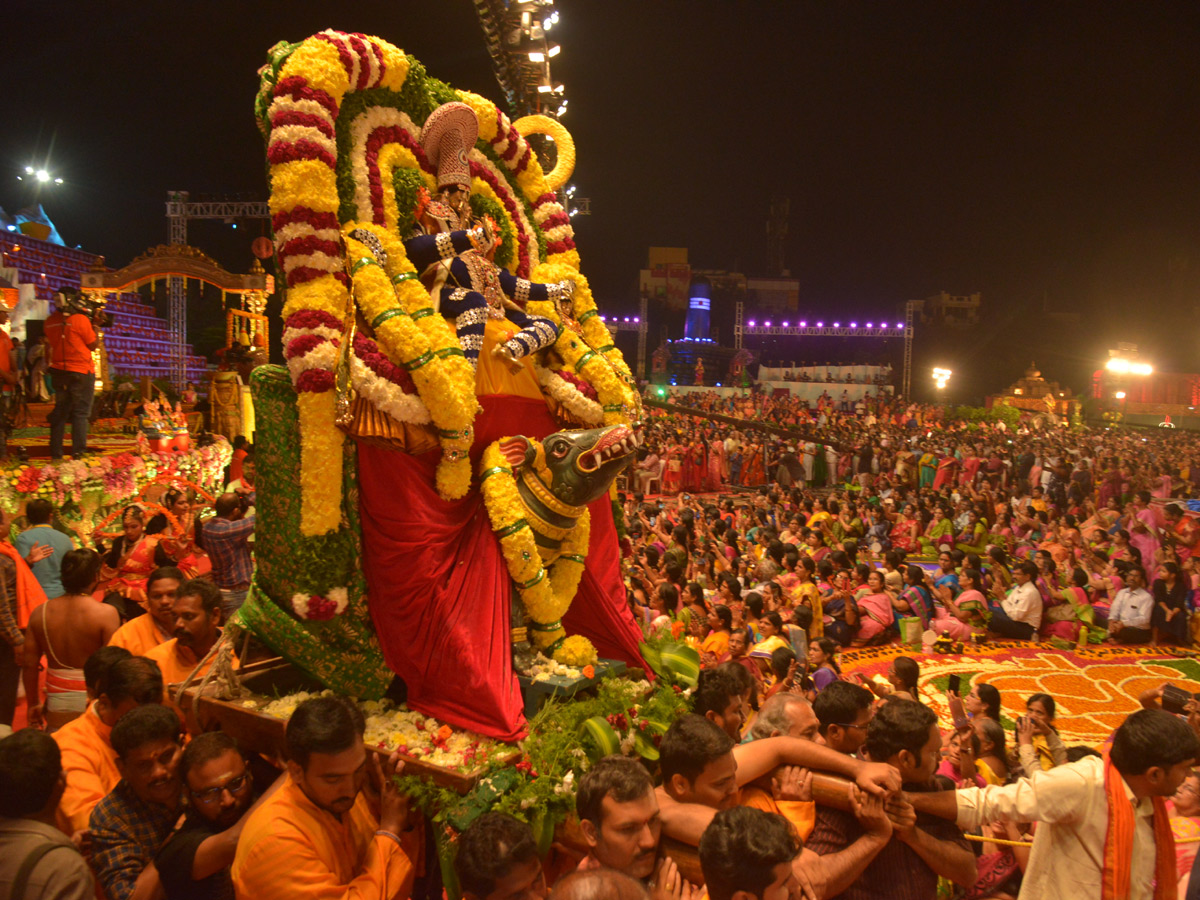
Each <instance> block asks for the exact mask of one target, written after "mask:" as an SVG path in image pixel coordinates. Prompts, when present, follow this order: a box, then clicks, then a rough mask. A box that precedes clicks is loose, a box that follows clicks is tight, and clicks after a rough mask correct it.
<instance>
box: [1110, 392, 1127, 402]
mask: <svg viewBox="0 0 1200 900" xmlns="http://www.w3.org/2000/svg"><path fill="white" fill-rule="evenodd" d="M1113 396H1115V397H1116V398H1117V399H1118V400H1124V399H1125V392H1124V391H1117V392H1116V394H1114V395H1113Z"/></svg>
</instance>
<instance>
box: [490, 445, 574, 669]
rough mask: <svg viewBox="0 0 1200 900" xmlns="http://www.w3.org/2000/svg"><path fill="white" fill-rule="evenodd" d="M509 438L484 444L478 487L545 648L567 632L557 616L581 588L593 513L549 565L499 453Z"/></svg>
mask: <svg viewBox="0 0 1200 900" xmlns="http://www.w3.org/2000/svg"><path fill="white" fill-rule="evenodd" d="M507 440H510V438H501V440H499V441H493V442H492V443H491V444H488V446H487V447H486V448H485V449H484V451H483V457H482V458H481V459H480V461H479V478H480V491H481V492H482V493H483V503H484V506H485V507H486V508H487V511H488V519H489V520H490V521H491V523H492V531H494V532H495V533H496V537H497V539H498V540H499V541H500V550H501V552H502V553H503V554H504V563H505V566H506V567H507V568H508V574H509V576H510V577H511V578H512V580H513V581H514V582H516V586H517V591H518V593H519V594H520V596H521V602H522V604H523V605H524V607H525V613H526V615H528V616H529V618H530V619H531V620H532V621H533V623H534V625H533V627H531V628H530V637H531V640H532V641H533V643H534V645H535V646H537V647H538V648H539V649H545V648H547V647H551V646H553V645H554V644H556V643H557V642H558V641H560V640H561V639H562V638H564V637H565V636H566V632H565V631H564V630H563V627H562V621H561V620H562V617H563V615H564V614H565V613H566V611H567V610H568V609H569V608H570V606H571V601H572V600H574V599H575V593H576V591H578V590H579V579H580V578H581V577H582V576H583V566H584V559H585V557H586V555H587V550H588V538H589V536H590V533H591V517H590V515H589V513H588V511H587V510H584V512H583V515H581V516H580V517H579V519H578V520H577V521H576V523H575V527H574V528H573V529H572V530H571V532H570V533H569V534H568V535H567V537H566V538H565V539H564V540H563V542H562V547H561V549H560V552H559V557H558V559H557V560H555V561H554V562H553V563H551V565H550V568H549V570H547V569H546V568H545V567H544V566H543V565H542V560H541V556H540V555H539V554H538V548H537V542H536V541H535V540H534V537H533V530H532V528H531V527H530V525H529V523H528V521H527V520H526V519H525V504H524V503H522V502H521V495H520V493H519V492H518V491H517V482H516V478H514V477H513V470H512V467H511V466H509V465H508V460H507V459H505V457H504V454H503V453H501V452H500V445H501V444H502V443H503V442H504V441H507ZM539 452H540V448H539ZM539 626H540V627H539Z"/></svg>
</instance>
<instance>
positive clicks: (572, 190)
mask: <svg viewBox="0 0 1200 900" xmlns="http://www.w3.org/2000/svg"><path fill="white" fill-rule="evenodd" d="M567 196H568V197H574V196H575V185H573V184H568V185H567Z"/></svg>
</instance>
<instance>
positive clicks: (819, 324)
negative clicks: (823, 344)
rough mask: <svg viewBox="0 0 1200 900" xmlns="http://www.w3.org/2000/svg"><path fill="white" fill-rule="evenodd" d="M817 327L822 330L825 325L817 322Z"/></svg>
mask: <svg viewBox="0 0 1200 900" xmlns="http://www.w3.org/2000/svg"><path fill="white" fill-rule="evenodd" d="M817 327H818V328H824V327H825V323H824V322H818V323H817Z"/></svg>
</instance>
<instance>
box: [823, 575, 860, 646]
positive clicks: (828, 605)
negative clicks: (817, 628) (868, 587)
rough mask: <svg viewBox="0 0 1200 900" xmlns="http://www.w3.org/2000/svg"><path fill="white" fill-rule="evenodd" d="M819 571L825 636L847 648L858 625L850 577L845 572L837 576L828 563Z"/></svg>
mask: <svg viewBox="0 0 1200 900" xmlns="http://www.w3.org/2000/svg"><path fill="white" fill-rule="evenodd" d="M817 571H819V572H820V573H821V575H820V581H818V582H817V590H819V591H820V592H821V611H822V622H823V623H824V626H825V636H826V637H828V638H832V639H833V640H834V641H836V642H837V643H839V644H840V645H841V646H843V647H845V646H846V645H848V644H849V643H850V637H851V635H853V634H854V626H855V625H856V624H857V623H858V610H857V609H856V608H855V607H854V595H853V593H852V592H851V590H850V575H849V573H847V572H844V571H843V572H838V573H837V574H836V575H835V574H834V572H833V566H832V565H831V564H830V563H829V562H828V561H826V562H823V563H822V564H821V565H820V566H819V567H818V570H817Z"/></svg>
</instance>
